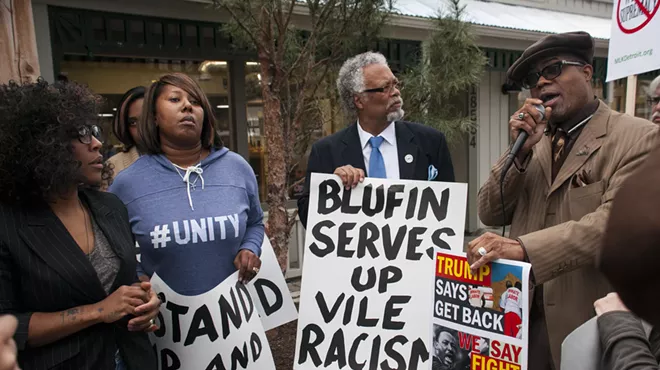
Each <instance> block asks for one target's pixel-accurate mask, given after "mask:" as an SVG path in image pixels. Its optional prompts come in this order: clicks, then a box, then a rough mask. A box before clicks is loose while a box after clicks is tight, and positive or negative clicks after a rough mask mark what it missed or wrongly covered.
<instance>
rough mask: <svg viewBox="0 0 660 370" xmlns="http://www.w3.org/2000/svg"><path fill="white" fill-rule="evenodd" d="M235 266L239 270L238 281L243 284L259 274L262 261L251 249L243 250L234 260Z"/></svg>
mask: <svg viewBox="0 0 660 370" xmlns="http://www.w3.org/2000/svg"><path fill="white" fill-rule="evenodd" d="M234 266H236V269H237V270H238V280H239V281H240V282H242V283H243V284H247V283H248V281H250V280H252V278H253V277H254V276H255V275H256V274H258V273H259V269H260V268H261V260H260V259H259V257H257V255H256V254H254V253H252V251H251V250H249V249H241V250H240V251H239V252H238V254H237V255H236V258H235V259H234Z"/></svg>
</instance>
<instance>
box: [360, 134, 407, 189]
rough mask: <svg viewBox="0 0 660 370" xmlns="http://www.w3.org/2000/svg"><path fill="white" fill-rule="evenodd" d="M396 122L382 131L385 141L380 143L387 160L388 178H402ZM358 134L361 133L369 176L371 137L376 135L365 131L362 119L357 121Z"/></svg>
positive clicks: (365, 165) (381, 150) (386, 171)
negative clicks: (361, 123)
mask: <svg viewBox="0 0 660 370" xmlns="http://www.w3.org/2000/svg"><path fill="white" fill-rule="evenodd" d="M394 124H395V123H394V122H390V124H389V125H388V126H387V128H385V130H383V132H381V133H380V135H378V136H381V137H382V138H383V139H385V140H383V143H382V144H380V153H381V154H382V155H383V161H384V162H385V174H386V175H387V178H388V179H395V180H399V179H400V174H399V152H398V150H397V146H396V130H395V129H394ZM357 129H358V134H359V135H360V144H362V154H363V155H364V168H366V169H367V177H368V176H369V157H371V144H369V139H371V138H372V137H373V136H374V135H372V134H370V133H368V132H366V131H364V130H363V129H362V126H360V121H358V123H357Z"/></svg>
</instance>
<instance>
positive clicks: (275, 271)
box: [247, 237, 298, 331]
mask: <svg viewBox="0 0 660 370" xmlns="http://www.w3.org/2000/svg"><path fill="white" fill-rule="evenodd" d="M247 287H248V290H249V291H250V294H251V295H252V299H253V300H254V304H255V305H256V306H257V312H259V316H261V323H262V324H263V326H264V330H266V331H268V330H270V329H273V328H276V327H278V326H281V325H284V324H286V323H288V322H291V321H293V320H295V319H297V318H298V311H297V310H296V306H295V304H294V303H293V299H292V298H291V293H290V292H289V287H288V286H287V284H286V280H284V275H283V274H282V270H280V265H279V264H278V263H277V257H275V251H274V250H273V246H272V245H271V244H270V240H269V239H268V238H267V237H265V238H264V242H263V245H262V246H261V269H260V270H259V273H258V274H257V276H256V277H254V278H253V279H252V280H250V282H249V283H248V284H247Z"/></svg>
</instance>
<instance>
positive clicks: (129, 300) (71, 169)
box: [0, 79, 160, 370]
mask: <svg viewBox="0 0 660 370" xmlns="http://www.w3.org/2000/svg"><path fill="white" fill-rule="evenodd" d="M100 104H101V98H100V97H99V96H97V95H94V94H93V93H92V92H91V91H89V90H88V89H87V88H86V87H83V86H81V85H78V84H75V83H71V82H69V83H64V84H62V83H55V84H54V85H49V84H48V83H47V82H45V81H43V80H41V79H40V80H39V81H38V82H37V83H34V84H24V85H17V84H15V83H10V84H8V85H0V173H2V174H4V175H3V176H2V177H0V230H2V231H1V232H0V314H12V315H14V316H16V318H17V319H18V329H17V330H16V334H15V335H14V340H15V341H16V345H17V347H18V360H19V364H20V366H21V368H22V369H23V370H41V369H43V370H46V369H55V368H57V369H64V370H67V369H70V370H74V369H75V370H85V369H89V370H115V369H128V370H143V369H147V370H149V369H156V358H155V354H154V352H153V350H152V348H151V345H150V343H149V339H148V337H147V334H146V333H145V332H147V331H153V330H155V329H156V326H155V325H154V321H153V319H154V318H155V317H156V316H157V315H158V310H159V306H160V300H159V299H158V297H157V296H156V294H155V293H154V292H153V291H152V290H151V287H150V284H149V283H140V282H139V280H138V278H137V275H136V272H135V268H136V259H135V252H134V240H133V235H132V233H131V230H130V226H129V224H128V215H127V212H126V207H124V205H123V204H122V202H121V201H120V200H119V199H118V198H117V197H116V196H115V195H113V194H110V193H106V192H102V191H99V190H98V187H99V186H100V185H101V183H102V181H103V180H106V179H108V177H109V176H110V171H111V169H110V168H109V167H108V166H107V165H104V163H103V157H102V155H101V153H100V151H99V149H100V148H101V144H102V135H101V130H100V129H99V127H98V126H96V125H95V122H97V120H98V111H99V108H100Z"/></svg>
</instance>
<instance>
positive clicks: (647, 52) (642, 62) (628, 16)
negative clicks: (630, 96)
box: [607, 0, 660, 82]
mask: <svg viewBox="0 0 660 370" xmlns="http://www.w3.org/2000/svg"><path fill="white" fill-rule="evenodd" d="M659 8H660V0H614V7H613V14H612V32H611V35H610V45H609V54H608V57H607V82H609V81H612V80H616V79H619V78H623V77H627V76H632V75H636V74H640V73H645V72H649V71H653V70H656V69H660V47H658V43H657V39H658V35H660V15H658V9H659Z"/></svg>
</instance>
